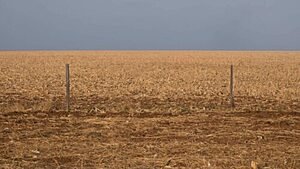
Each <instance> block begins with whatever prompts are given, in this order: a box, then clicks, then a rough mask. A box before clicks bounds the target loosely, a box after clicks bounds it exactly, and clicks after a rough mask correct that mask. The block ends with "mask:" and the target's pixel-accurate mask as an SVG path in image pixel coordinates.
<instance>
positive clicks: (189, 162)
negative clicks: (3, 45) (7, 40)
mask: <svg viewBox="0 0 300 169" xmlns="http://www.w3.org/2000/svg"><path fill="white" fill-rule="evenodd" d="M65 63H70V66H71V112H66V111H65V86H64V85H65V72H64V71H65V67H64V66H65ZM230 64H234V68H235V69H234V70H235V91H234V92H235V104H236V107H235V108H234V109H231V108H230V107H229V101H228V98H229V95H228V93H229V88H228V86H229V85H228V80H229V78H228V77H229V76H228V72H229V69H228V68H229V66H230ZM0 70H1V72H0V169H2V168H3V169H19V168H60V169H63V168H78V169H79V168H141V169H144V168H163V169H164V168H187V169H189V168H240V169H241V168H245V169H246V168H247V169H248V168H251V164H252V166H253V164H254V163H255V164H257V166H258V168H261V169H275V168H276V169H298V168H300V141H299V140H300V90H299V89H300V76H299V74H300V53H299V52H199V51H198V52H197V51H189V52H187V51H182V52H175V51H173V52H170V51H169V52H157V51H156V52H155V51H153V52H149V51H148V52H132V51H131V52H128V51H127V52H124V51H122V52H111V51H85V52H78V51H77V52H76V51H68V52H46V51H40V52H38V51H36V52H28V51H27V52H0Z"/></svg>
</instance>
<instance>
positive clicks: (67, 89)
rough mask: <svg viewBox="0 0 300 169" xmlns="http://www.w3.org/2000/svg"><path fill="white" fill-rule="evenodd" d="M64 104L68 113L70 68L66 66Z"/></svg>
mask: <svg viewBox="0 0 300 169" xmlns="http://www.w3.org/2000/svg"><path fill="white" fill-rule="evenodd" d="M66 104H67V111H68V112H69V111H70V66H69V64H66Z"/></svg>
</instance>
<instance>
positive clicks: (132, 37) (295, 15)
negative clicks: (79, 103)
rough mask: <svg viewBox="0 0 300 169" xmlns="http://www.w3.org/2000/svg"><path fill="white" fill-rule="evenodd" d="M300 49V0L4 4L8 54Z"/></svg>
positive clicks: (1, 19) (3, 40) (2, 36)
mask: <svg viewBox="0 0 300 169" xmlns="http://www.w3.org/2000/svg"><path fill="white" fill-rule="evenodd" d="M17 49H199V50H203V49H204V50H216V49H220V50H252V49H256V50H300V0H0V50H17Z"/></svg>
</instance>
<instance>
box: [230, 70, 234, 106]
mask: <svg viewBox="0 0 300 169" xmlns="http://www.w3.org/2000/svg"><path fill="white" fill-rule="evenodd" d="M230 106H231V108H234V94H233V65H231V66H230Z"/></svg>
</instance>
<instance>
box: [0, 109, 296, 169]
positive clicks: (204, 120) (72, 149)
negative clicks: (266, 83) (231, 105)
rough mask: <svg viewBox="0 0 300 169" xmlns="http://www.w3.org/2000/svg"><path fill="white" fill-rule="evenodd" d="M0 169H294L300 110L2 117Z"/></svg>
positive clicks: (39, 114) (19, 115) (20, 114)
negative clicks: (255, 165)
mask: <svg viewBox="0 0 300 169" xmlns="http://www.w3.org/2000/svg"><path fill="white" fill-rule="evenodd" d="M0 122H1V131H0V140H1V144H0V165H1V166H2V167H1V168H250V164H251V162H252V161H255V162H257V163H258V166H260V167H262V168H293V169H296V168H299V167H300V143H299V140H300V132H299V131H300V114H299V112H298V113H296V112H207V113H205V112H202V113H192V114H189V113H181V114H180V113H174V114H172V113H165V114H157V113H151V112H149V113H143V114H139V115H138V114H137V115H130V114H126V113H118V114H117V113H115V114H109V113H97V114H85V113H82V112H73V113H66V112H31V113H17V112H14V113H5V114H2V115H1V116H0Z"/></svg>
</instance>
